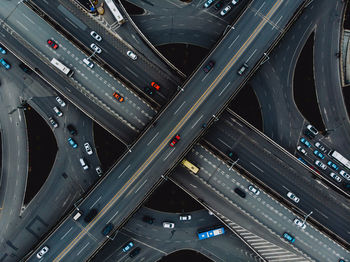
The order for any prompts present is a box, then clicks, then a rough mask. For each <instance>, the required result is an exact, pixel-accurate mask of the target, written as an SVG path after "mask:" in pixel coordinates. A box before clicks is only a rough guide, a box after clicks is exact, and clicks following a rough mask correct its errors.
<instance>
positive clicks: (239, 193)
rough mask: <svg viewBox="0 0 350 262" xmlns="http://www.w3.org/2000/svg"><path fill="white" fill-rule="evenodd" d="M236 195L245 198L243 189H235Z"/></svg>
mask: <svg viewBox="0 0 350 262" xmlns="http://www.w3.org/2000/svg"><path fill="white" fill-rule="evenodd" d="M234 191H235V193H236V194H237V195H239V196H240V197H241V198H245V196H246V195H245V192H244V191H243V190H242V189H240V188H239V187H236V188H235V190H234Z"/></svg>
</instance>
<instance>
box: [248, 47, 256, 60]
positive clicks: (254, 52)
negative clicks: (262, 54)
mask: <svg viewBox="0 0 350 262" xmlns="http://www.w3.org/2000/svg"><path fill="white" fill-rule="evenodd" d="M256 51H258V49H255V50H254V52H253V53H252V54H251V55H250V56H249V57H248V59H247V61H246V62H248V61H249V60H250V58H252V56H253V55H254V54H255V52H256Z"/></svg>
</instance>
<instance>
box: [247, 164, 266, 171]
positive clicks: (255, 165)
mask: <svg viewBox="0 0 350 262" xmlns="http://www.w3.org/2000/svg"><path fill="white" fill-rule="evenodd" d="M249 163H250V164H252V165H253V166H254V167H255V168H256V169H258V170H260V172H261V173H264V171H262V170H261V169H260V168H259V167H257V166H256V165H254V164H253V163H252V162H249Z"/></svg>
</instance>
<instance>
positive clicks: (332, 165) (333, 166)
mask: <svg viewBox="0 0 350 262" xmlns="http://www.w3.org/2000/svg"><path fill="white" fill-rule="evenodd" d="M327 165H329V166H330V167H331V168H333V169H334V170H335V171H338V169H339V167H338V166H337V165H336V164H334V163H333V162H332V161H328V162H327Z"/></svg>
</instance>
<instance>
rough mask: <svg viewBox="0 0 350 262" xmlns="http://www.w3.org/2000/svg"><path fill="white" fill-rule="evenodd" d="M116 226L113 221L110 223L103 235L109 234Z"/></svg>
mask: <svg viewBox="0 0 350 262" xmlns="http://www.w3.org/2000/svg"><path fill="white" fill-rule="evenodd" d="M113 228H114V226H113V224H112V223H108V224H107V225H106V226H105V227H104V229H103V230H102V235H104V236H108V234H109V233H111V231H112V230H113Z"/></svg>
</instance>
